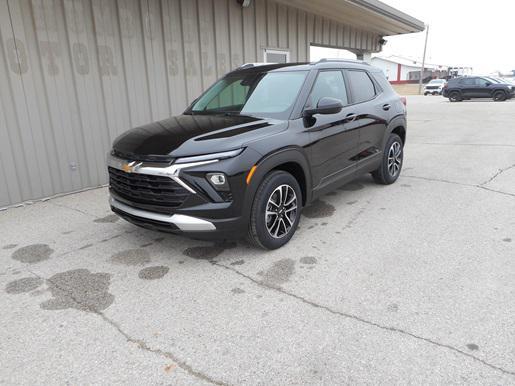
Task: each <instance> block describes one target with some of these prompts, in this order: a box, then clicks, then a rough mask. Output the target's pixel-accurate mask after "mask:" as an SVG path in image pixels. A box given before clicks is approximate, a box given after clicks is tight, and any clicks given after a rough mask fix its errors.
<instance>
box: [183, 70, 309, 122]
mask: <svg viewBox="0 0 515 386" xmlns="http://www.w3.org/2000/svg"><path fill="white" fill-rule="evenodd" d="M306 74H307V71H291V72H290V71H288V72H287V71H284V72H283V71H281V72H271V73H255V72H241V73H239V74H233V75H229V76H227V77H225V78H223V79H221V80H219V81H218V82H217V83H215V84H214V85H213V86H212V87H211V88H210V89H209V90H208V91H206V92H205V93H204V94H203V95H202V96H201V97H200V98H199V99H198V100H197V102H195V104H194V105H193V107H192V108H191V113H193V114H227V113H232V114H238V113H241V114H247V115H255V116H262V117H270V118H279V119H286V118H288V117H289V114H290V112H291V109H292V108H293V104H294V103H295V101H296V99H297V95H298V93H299V91H300V89H301V87H302V85H303V84H304V80H305V79H306Z"/></svg>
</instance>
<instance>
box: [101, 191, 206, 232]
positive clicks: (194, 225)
mask: <svg viewBox="0 0 515 386" xmlns="http://www.w3.org/2000/svg"><path fill="white" fill-rule="evenodd" d="M109 203H110V204H111V208H112V209H113V210H114V211H115V213H119V214H120V215H122V216H123V214H126V215H127V217H130V218H132V219H140V222H143V223H144V222H145V220H147V222H148V223H149V224H162V225H163V226H165V227H166V225H170V226H171V227H170V230H176V229H177V230H180V231H183V232H210V231H215V230H216V226H215V225H214V224H213V223H212V222H209V221H207V220H203V219H200V218H197V217H192V216H185V215H183V214H177V213H176V214H173V215H167V214H163V213H155V212H149V211H146V210H141V209H137V208H133V207H131V206H129V205H125V204H124V203H123V202H120V201H118V200H116V199H115V198H114V197H111V198H110V199H109ZM138 225H139V224H138Z"/></svg>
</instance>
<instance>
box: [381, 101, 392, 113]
mask: <svg viewBox="0 0 515 386" xmlns="http://www.w3.org/2000/svg"><path fill="white" fill-rule="evenodd" d="M390 107H392V106H390V105H389V104H388V103H387V104H385V105H383V110H384V111H388V110H390Z"/></svg>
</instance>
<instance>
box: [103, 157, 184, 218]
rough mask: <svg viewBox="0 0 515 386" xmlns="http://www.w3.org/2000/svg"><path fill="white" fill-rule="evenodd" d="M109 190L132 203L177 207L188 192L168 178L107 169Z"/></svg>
mask: <svg viewBox="0 0 515 386" xmlns="http://www.w3.org/2000/svg"><path fill="white" fill-rule="evenodd" d="M108 171H109V184H110V186H111V189H112V190H113V191H114V192H115V193H116V194H118V195H119V196H120V197H122V198H125V199H126V200H129V201H131V202H134V203H139V204H146V205H157V206H165V207H172V208H175V207H178V206H180V205H181V204H182V203H183V202H184V201H185V200H186V198H188V196H189V194H190V192H188V191H187V190H186V189H184V188H183V187H182V186H181V185H179V184H178V183H177V182H175V181H174V180H172V179H171V178H168V177H162V176H152V175H148V174H138V173H126V172H124V171H122V170H118V169H115V168H112V167H109V168H108Z"/></svg>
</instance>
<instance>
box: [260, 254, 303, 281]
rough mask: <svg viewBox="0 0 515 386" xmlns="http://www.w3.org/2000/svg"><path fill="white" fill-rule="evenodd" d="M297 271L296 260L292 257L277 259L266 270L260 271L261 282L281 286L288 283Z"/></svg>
mask: <svg viewBox="0 0 515 386" xmlns="http://www.w3.org/2000/svg"><path fill="white" fill-rule="evenodd" d="M294 272H295V261H294V260H292V259H281V260H278V261H276V262H275V263H274V264H272V266H271V267H270V268H268V269H267V270H266V271H264V272H259V273H258V275H260V276H262V277H263V278H262V279H261V282H262V283H263V284H264V285H266V286H269V287H275V288H280V287H281V285H283V284H284V283H287V282H288V281H289V280H290V277H291V276H292V275H293V273H294Z"/></svg>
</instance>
